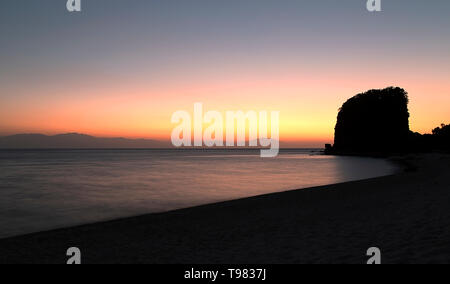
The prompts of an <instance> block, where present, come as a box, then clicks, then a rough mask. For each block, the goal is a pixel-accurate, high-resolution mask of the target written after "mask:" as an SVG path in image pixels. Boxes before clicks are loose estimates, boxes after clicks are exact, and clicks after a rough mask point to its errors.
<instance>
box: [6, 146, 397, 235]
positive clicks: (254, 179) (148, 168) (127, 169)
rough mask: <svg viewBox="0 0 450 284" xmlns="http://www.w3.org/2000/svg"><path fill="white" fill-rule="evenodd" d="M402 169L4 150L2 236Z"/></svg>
mask: <svg viewBox="0 0 450 284" xmlns="http://www.w3.org/2000/svg"><path fill="white" fill-rule="evenodd" d="M398 170H399V169H398V167H397V166H396V165H395V164H392V163H391V162H389V161H387V160H384V159H374V158H362V157H337V156H325V155H322V153H321V151H320V149H283V150H281V152H280V155H279V156H278V157H276V158H261V157H260V151H259V150H257V149H233V150H231V149H199V150H192V149H166V150H161V149H149V150H144V149H142V150H141V149H139V150H120V149H115V150H0V238H6V237H11V236H17V235H23V234H28V233H33V232H39V231H46V230H52V229H56V228H63V227H70V226H75V225H81V224H87V223H95V222H99V221H107V220H112V219H117V218H124V217H131V216H137V215H142V214H148V213H155V212H166V211H170V210H175V209H181V208H187V207H192V206H197V205H203V204H209V203H215V202H221V201H227V200H233V199H239V198H244V197H251V196H257V195H262V194H268V193H274V192H282V191H287V190H294V189H303V188H309V187H315V186H320V185H327V184H334V183H341V182H347V181H354V180H361V179H367V178H373V177H379V176H385V175H389V174H392V173H394V172H396V171H398ZM268 210H270V209H268Z"/></svg>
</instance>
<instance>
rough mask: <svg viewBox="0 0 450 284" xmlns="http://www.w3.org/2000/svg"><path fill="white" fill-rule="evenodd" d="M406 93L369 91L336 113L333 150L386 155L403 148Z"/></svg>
mask: <svg viewBox="0 0 450 284" xmlns="http://www.w3.org/2000/svg"><path fill="white" fill-rule="evenodd" d="M409 133H410V130H409V112H408V94H407V92H406V91H405V90H403V89H401V88H394V87H390V88H386V89H383V90H370V91H368V92H366V93H362V94H358V95H356V96H355V97H353V98H351V99H349V100H348V101H347V102H346V103H344V105H343V106H342V108H341V109H340V111H339V114H338V119H337V124H336V128H335V141H334V147H333V151H335V152H338V153H352V152H355V153H386V152H397V151H401V150H403V149H404V148H405V145H406V144H407V142H408V136H409Z"/></svg>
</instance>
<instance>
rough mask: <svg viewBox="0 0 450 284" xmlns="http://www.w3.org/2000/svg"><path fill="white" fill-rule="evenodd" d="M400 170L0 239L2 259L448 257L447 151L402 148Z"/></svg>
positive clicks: (449, 194)
mask: <svg viewBox="0 0 450 284" xmlns="http://www.w3.org/2000/svg"><path fill="white" fill-rule="evenodd" d="M397 160H398V161H399V162H401V163H402V164H404V165H407V166H405V170H404V171H402V172H400V173H398V174H394V175H390V176H385V177H380V178H373V179H368V180H362V181H354V182H347V183H341V184H335V185H328V186H321V187H315V188H310V189H301V190H294V191H288V192H282V193H274V194H267V195H262V196H257V197H251V198H245V199H239V200H234V201H228V202H222V203H216V204H210V205H205V206H200V207H194V208H189V209H182V210H176V211H171V212H167V213H158V214H149V215H144V216H139V217H132V218H126V219H120V220H115V221H109V222H102V223H96V224H90V225H83V226H78V227H73V228H67V229H59V230H53V231H49V232H42V233H36V234H31V235H26V236H20V237H13V238H9V239H3V240H0V263H66V261H67V258H68V257H67V256H66V251H67V249H68V248H69V247H78V248H80V250H81V252H82V262H83V263H150V264H152V263H158V264H160V263H162V264H166V263H174V264H203V263H210V264H216V263H217V264H227V263H233V264H249V263H252V264H257V263H264V264H279V263H280V264H289V263H357V264H359V263H361V264H363V263H366V262H367V260H368V258H369V257H368V256H367V255H366V252H367V250H368V248H370V247H378V248H379V249H380V250H381V253H382V263H448V262H450V241H449V240H450V208H449V206H448V205H449V204H450V180H449V179H448V176H447V175H448V172H449V168H450V156H449V155H444V154H426V155H409V156H406V157H401V158H398V159H397Z"/></svg>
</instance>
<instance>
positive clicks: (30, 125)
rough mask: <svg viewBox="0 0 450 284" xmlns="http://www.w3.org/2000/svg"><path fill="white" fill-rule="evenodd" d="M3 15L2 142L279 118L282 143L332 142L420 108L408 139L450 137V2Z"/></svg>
mask: <svg viewBox="0 0 450 284" xmlns="http://www.w3.org/2000/svg"><path fill="white" fill-rule="evenodd" d="M382 4H383V12H381V13H369V12H368V11H367V10H366V1H365V0H340V1H336V0H314V1H303V0H220V1H219V0H183V1H181V0H82V5H83V6H82V8H83V11H82V12H81V13H69V12H67V10H66V0H36V1H30V0H11V1H2V3H1V5H2V6H1V8H0V37H1V44H0V135H10V134H16V133H44V134H57V133H66V132H79V133H85V134H90V135H95V136H107V137H111V136H124V137H130V138H156V139H163V140H168V139H170V133H171V131H172V129H173V127H174V125H172V124H171V121H170V119H171V116H172V114H173V113H174V112H175V111H178V110H187V111H193V106H194V103H196V102H202V103H203V104H204V108H205V109H206V110H218V111H227V110H243V111H246V110H255V111H260V110H268V111H271V110H275V111H280V123H281V124H280V135H281V140H284V141H290V142H291V143H293V144H295V145H296V146H322V144H323V143H325V142H328V143H329V142H332V139H333V134H334V125H335V123H336V116H337V111H338V108H339V107H340V106H341V105H342V103H344V102H345V101H346V100H347V99H348V98H350V97H351V96H353V95H355V94H357V93H359V92H362V91H366V90H368V89H373V88H384V87H387V86H400V87H402V88H405V89H406V90H407V91H408V92H409V95H410V101H411V103H410V112H411V128H412V130H414V131H418V132H422V133H425V132H430V131H431V129H432V128H434V127H436V126H438V125H440V124H441V123H450V17H449V12H450V1H448V0H433V1H423V0H396V1H386V0H384V1H382Z"/></svg>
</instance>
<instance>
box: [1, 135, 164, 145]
mask: <svg viewBox="0 0 450 284" xmlns="http://www.w3.org/2000/svg"><path fill="white" fill-rule="evenodd" d="M170 146H171V144H170V143H169V142H167V143H166V142H162V141H157V140H148V139H126V138H98V137H93V136H89V135H84V134H78V133H68V134H60V135H54V136H47V135H42V134H18V135H12V136H6V137H0V149H89V148H92V149H99V148H106V149H112V148H168V147H170Z"/></svg>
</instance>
